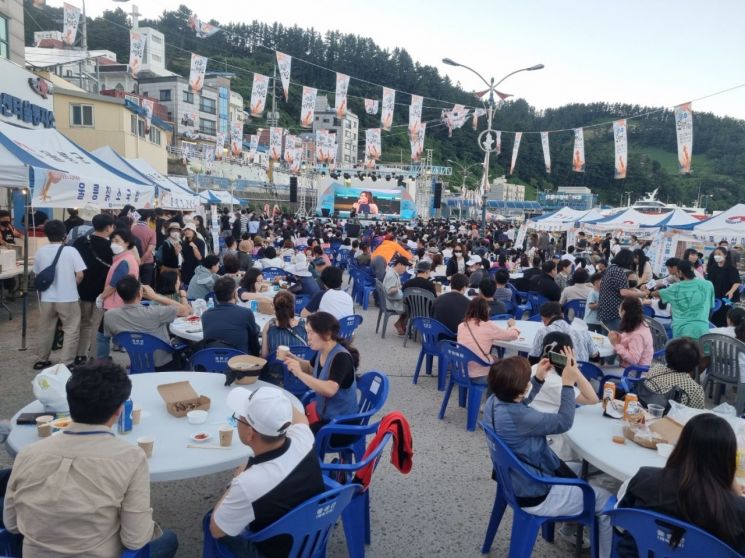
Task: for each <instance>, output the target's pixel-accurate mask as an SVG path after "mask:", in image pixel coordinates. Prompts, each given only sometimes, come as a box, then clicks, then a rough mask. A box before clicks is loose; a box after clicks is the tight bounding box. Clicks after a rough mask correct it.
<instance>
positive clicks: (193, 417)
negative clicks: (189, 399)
mask: <svg viewBox="0 0 745 558" xmlns="http://www.w3.org/2000/svg"><path fill="white" fill-rule="evenodd" d="M208 414H209V413H208V412H207V411H203V410H201V409H196V410H194V411H189V412H188V413H186V420H188V421H189V424H204V423H205V422H206V421H207V415H208Z"/></svg>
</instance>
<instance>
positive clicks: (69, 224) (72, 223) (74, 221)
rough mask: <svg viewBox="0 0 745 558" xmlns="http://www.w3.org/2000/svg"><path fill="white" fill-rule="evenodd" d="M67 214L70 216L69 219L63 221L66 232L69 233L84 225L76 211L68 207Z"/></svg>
mask: <svg viewBox="0 0 745 558" xmlns="http://www.w3.org/2000/svg"><path fill="white" fill-rule="evenodd" d="M67 213H69V214H70V217H68V218H67V219H65V230H66V231H67V232H70V231H71V230H72V229H74V228H75V227H79V226H80V225H82V224H83V223H84V221H83V219H81V217H80V215H78V210H77V209H74V208H72V207H70V208H68V210H67Z"/></svg>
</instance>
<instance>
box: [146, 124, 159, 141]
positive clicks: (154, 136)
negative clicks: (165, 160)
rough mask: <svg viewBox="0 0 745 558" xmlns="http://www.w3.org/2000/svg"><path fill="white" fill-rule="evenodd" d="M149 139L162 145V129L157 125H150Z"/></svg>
mask: <svg viewBox="0 0 745 558" xmlns="http://www.w3.org/2000/svg"><path fill="white" fill-rule="evenodd" d="M148 139H149V140H150V143H154V144H155V145H160V130H159V129H158V128H156V127H155V126H150V134H149V138H148Z"/></svg>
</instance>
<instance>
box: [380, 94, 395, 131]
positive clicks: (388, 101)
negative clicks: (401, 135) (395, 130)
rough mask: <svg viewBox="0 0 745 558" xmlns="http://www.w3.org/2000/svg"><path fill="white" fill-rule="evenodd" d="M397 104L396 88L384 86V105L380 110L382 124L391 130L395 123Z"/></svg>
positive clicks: (385, 128)
mask: <svg viewBox="0 0 745 558" xmlns="http://www.w3.org/2000/svg"><path fill="white" fill-rule="evenodd" d="M395 106H396V90H395V89H389V88H388V87H384V88H383V107H382V109H381V112H380V126H381V127H382V128H383V129H384V130H385V131H389V130H390V129H391V125H392V124H393V109H394V108H395Z"/></svg>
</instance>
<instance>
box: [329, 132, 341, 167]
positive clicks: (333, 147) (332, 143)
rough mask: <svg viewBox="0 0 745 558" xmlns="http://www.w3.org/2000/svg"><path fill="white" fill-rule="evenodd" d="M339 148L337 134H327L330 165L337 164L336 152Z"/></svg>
mask: <svg viewBox="0 0 745 558" xmlns="http://www.w3.org/2000/svg"><path fill="white" fill-rule="evenodd" d="M338 149H339V144H338V143H336V134H328V135H327V136H326V156H327V157H328V160H329V165H331V166H335V165H336V152H337V151H338Z"/></svg>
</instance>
